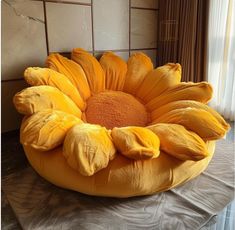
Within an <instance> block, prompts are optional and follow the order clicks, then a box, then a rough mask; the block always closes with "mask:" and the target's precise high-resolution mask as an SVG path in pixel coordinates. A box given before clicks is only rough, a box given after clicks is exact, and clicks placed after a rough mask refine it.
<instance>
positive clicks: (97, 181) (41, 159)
mask: <svg viewBox="0 0 235 230" xmlns="http://www.w3.org/2000/svg"><path fill="white" fill-rule="evenodd" d="M214 149H215V142H214V141H210V142H207V150H208V152H209V153H210V154H209V156H207V157H206V158H204V159H203V160H200V161H181V160H178V159H176V158H174V157H172V156H170V155H168V154H166V153H164V152H161V153H160V155H159V157H158V158H154V159H149V160H137V161H136V160H131V159H129V158H127V157H125V156H122V155H121V154H117V156H116V158H115V159H114V160H112V161H110V162H109V165H108V166H107V167H106V168H104V169H102V170H100V171H99V172H97V173H96V174H94V175H92V176H89V177H88V176H82V175H81V174H80V173H78V172H77V171H76V170H74V169H72V168H71V167H70V166H69V165H68V163H67V161H66V159H65V157H64V156H63V153H62V148H61V147H59V148H56V149H54V150H50V151H48V152H47V153H45V152H42V151H39V150H36V149H33V148H31V147H28V146H24V150H25V153H26V156H27V158H28V160H29V162H30V163H31V165H32V166H33V168H34V169H35V170H36V171H37V172H38V173H39V174H40V175H41V176H42V177H44V178H45V179H46V180H48V181H50V182H51V183H53V184H55V185H57V186H60V187H63V188H66V189H71V190H74V191H78V192H82V193H85V194H89V195H97V196H110V197H132V196H139V195H150V194H154V193H156V192H161V191H166V190H168V189H171V188H174V187H176V186H177V185H179V184H182V183H185V182H187V181H189V180H190V179H192V178H194V177H196V176H198V175H199V174H200V173H201V172H202V171H203V170H205V168H206V167H207V165H208V164H209V162H210V160H211V158H212V156H213V153H214Z"/></svg>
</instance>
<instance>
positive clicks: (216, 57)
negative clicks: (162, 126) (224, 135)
mask: <svg viewBox="0 0 235 230" xmlns="http://www.w3.org/2000/svg"><path fill="white" fill-rule="evenodd" d="M207 78H208V81H209V82H210V83H211V84H212V86H213V88H214V97H213V99H212V101H211V102H210V105H211V106H212V107H213V108H215V109H216V110H217V111H218V112H219V113H221V114H222V115H223V116H224V117H225V118H226V119H230V120H232V121H234V119H235V1H234V0H213V1H211V4H210V15H209V29H208V71H207Z"/></svg>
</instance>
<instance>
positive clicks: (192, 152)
mask: <svg viewBox="0 0 235 230" xmlns="http://www.w3.org/2000/svg"><path fill="white" fill-rule="evenodd" d="M147 128H148V129H150V130H151V131H153V132H154V133H155V134H156V135H157V136H158V137H159V139H160V149H161V150H163V151H164V152H166V153H168V154H170V155H172V156H173V157H176V158H178V159H180V160H193V161H198V160H201V159H203V158H205V157H206V156H208V152H207V148H206V144H205V142H204V141H203V140H202V139H201V138H200V137H199V136H198V135H197V134H196V133H194V132H190V131H188V130H187V129H185V128H184V127H183V126H182V125H177V124H161V123H160V124H156V125H152V126H148V127H147Z"/></svg>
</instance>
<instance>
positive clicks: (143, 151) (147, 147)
mask: <svg viewBox="0 0 235 230" xmlns="http://www.w3.org/2000/svg"><path fill="white" fill-rule="evenodd" d="M111 135H112V137H113V141H114V144H115V146H116V147H117V149H118V150H119V151H120V152H121V153H122V154H123V155H125V156H126V157H128V158H131V159H135V160H140V159H149V158H156V157H158V156H159V154H160V152H159V145H160V142H159V139H158V137H157V136H156V135H155V134H154V133H153V132H152V131H150V130H148V129H146V128H142V127H135V126H129V127H124V128H114V129H113V130H112V133H111Z"/></svg>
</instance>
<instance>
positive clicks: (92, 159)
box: [63, 123, 116, 176]
mask: <svg viewBox="0 0 235 230" xmlns="http://www.w3.org/2000/svg"><path fill="white" fill-rule="evenodd" d="M115 153H116V150H115V147H114V145H113V143H112V140H111V136H110V134H109V132H108V130H107V129H106V128H104V127H101V126H99V125H91V124H85V123H84V124H80V125H76V126H74V127H73V128H71V129H70V130H69V132H68V133H67V135H66V138H65V141H64V149H63V155H64V157H65V158H66V160H67V163H68V164H69V166H70V167H71V168H73V169H74V170H77V171H78V172H79V173H81V174H82V175H84V176H91V175H93V174H95V173H96V172H98V171H99V170H101V169H103V168H106V167H107V166H108V163H109V161H110V160H112V159H114V157H115Z"/></svg>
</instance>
